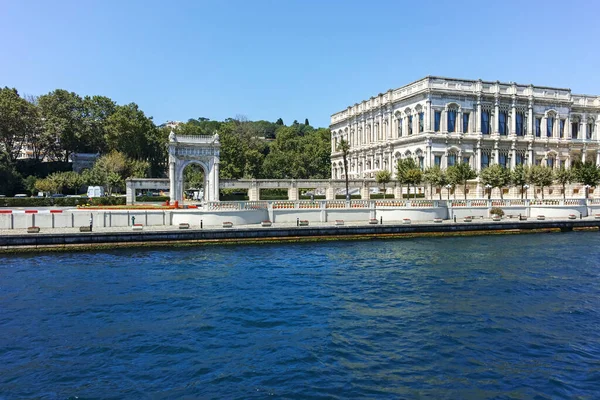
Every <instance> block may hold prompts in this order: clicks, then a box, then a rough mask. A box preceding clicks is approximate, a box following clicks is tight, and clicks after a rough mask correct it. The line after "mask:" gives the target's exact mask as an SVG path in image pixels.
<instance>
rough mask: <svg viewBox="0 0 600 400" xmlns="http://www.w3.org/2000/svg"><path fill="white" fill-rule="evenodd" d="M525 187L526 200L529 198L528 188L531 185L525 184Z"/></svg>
mask: <svg viewBox="0 0 600 400" xmlns="http://www.w3.org/2000/svg"><path fill="white" fill-rule="evenodd" d="M523 189H525V200H527V190H528V189H529V185H527V184H525V185H523Z"/></svg>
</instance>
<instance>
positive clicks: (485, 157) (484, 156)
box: [481, 153, 490, 168]
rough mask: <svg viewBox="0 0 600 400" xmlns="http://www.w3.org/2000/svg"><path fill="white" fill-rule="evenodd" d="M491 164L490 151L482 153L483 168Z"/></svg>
mask: <svg viewBox="0 0 600 400" xmlns="http://www.w3.org/2000/svg"><path fill="white" fill-rule="evenodd" d="M489 166H490V155H489V154H488V153H481V168H487V167H489Z"/></svg>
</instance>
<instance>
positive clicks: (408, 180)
mask: <svg viewBox="0 0 600 400" xmlns="http://www.w3.org/2000/svg"><path fill="white" fill-rule="evenodd" d="M417 169H418V170H419V171H420V169H419V167H418V165H417V163H416V162H415V160H414V159H412V158H403V159H399V160H397V162H396V180H397V181H398V183H399V184H400V193H402V189H403V186H404V185H407V196H408V197H410V185H411V184H413V185H416V184H417V183H420V181H419V182H415V180H417V178H418V174H416V173H415V172H414V170H417Z"/></svg>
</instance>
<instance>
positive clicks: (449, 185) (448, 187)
mask: <svg viewBox="0 0 600 400" xmlns="http://www.w3.org/2000/svg"><path fill="white" fill-rule="evenodd" d="M450 188H452V185H451V184H447V185H446V189H447V190H448V200H450Z"/></svg>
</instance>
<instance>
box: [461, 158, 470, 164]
mask: <svg viewBox="0 0 600 400" xmlns="http://www.w3.org/2000/svg"><path fill="white" fill-rule="evenodd" d="M469 160H470V158H469V157H463V160H462V162H463V164H469Z"/></svg>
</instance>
